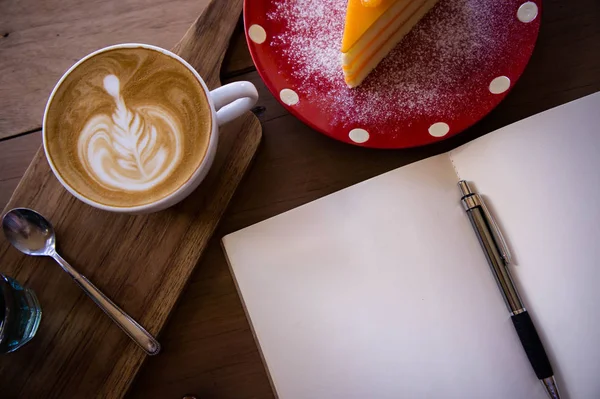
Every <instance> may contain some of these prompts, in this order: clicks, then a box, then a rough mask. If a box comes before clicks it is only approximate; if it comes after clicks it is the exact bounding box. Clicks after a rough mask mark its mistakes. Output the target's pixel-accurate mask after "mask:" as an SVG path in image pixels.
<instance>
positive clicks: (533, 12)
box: [517, 1, 538, 23]
mask: <svg viewBox="0 0 600 399" xmlns="http://www.w3.org/2000/svg"><path fill="white" fill-rule="evenodd" d="M537 16H538V6H537V4H535V3H534V2H533V1H528V2H527V3H523V4H521V7H519V10H518V11H517V18H518V19H519V21H521V22H524V23H528V22H531V21H533V20H534V19H536V18H537Z"/></svg>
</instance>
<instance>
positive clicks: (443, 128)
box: [429, 122, 450, 137]
mask: <svg viewBox="0 0 600 399" xmlns="http://www.w3.org/2000/svg"><path fill="white" fill-rule="evenodd" d="M449 131H450V126H448V124H447V123H444V122H438V123H434V124H433V125H431V126H429V134H431V135H432V136H433V137H444V136H445V135H447V134H448V132H449Z"/></svg>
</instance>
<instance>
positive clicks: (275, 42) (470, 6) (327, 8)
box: [267, 0, 514, 134]
mask: <svg viewBox="0 0 600 399" xmlns="http://www.w3.org/2000/svg"><path fill="white" fill-rule="evenodd" d="M346 2H347V0H275V1H274V2H273V3H272V7H271V9H270V11H269V12H268V13H267V19H268V20H269V21H271V22H272V23H274V24H277V25H281V26H283V28H282V29H281V31H280V32H279V33H278V34H276V35H274V36H272V37H271V38H270V46H271V48H272V50H273V51H274V52H275V53H276V54H277V55H278V57H279V58H280V62H281V63H284V64H287V65H292V66H293V68H292V72H291V76H290V78H291V79H293V80H294V85H295V86H296V89H295V90H296V91H299V92H300V93H301V95H302V96H304V97H305V98H306V99H307V100H308V101H311V102H315V103H317V104H318V105H319V107H320V108H322V109H323V110H324V112H328V110H329V111H331V115H332V117H331V123H332V124H342V125H348V126H350V125H352V126H355V125H357V124H358V125H366V126H368V125H371V124H374V123H383V124H386V123H390V122H391V121H393V122H396V121H398V122H400V121H402V123H403V124H404V125H406V126H410V125H411V123H412V121H413V120H418V119H420V118H421V117H422V116H424V115H430V114H432V113H434V114H435V115H436V116H437V117H438V118H441V117H447V118H452V116H453V115H456V114H457V113H464V112H469V110H468V109H466V108H468V104H469V102H470V101H471V100H470V97H471V96H472V92H473V90H475V89H477V90H480V89H481V87H477V88H475V87H474V85H475V84H477V85H481V82H482V81H484V82H485V81H486V79H488V77H487V76H477V75H478V73H479V72H478V71H487V70H489V69H490V67H493V65H492V64H493V63H494V62H496V60H498V59H499V58H502V57H510V56H511V54H510V51H511V49H510V46H508V45H507V44H508V42H509V38H510V37H511V35H513V34H514V32H513V30H514V27H513V25H512V24H506V23H505V19H506V15H510V14H513V10H512V8H514V4H509V3H514V2H509V1H493V0H440V2H439V3H438V4H437V5H436V6H435V7H434V8H433V9H432V10H431V11H430V12H429V13H428V14H427V15H426V16H425V17H424V18H423V20H421V22H420V23H419V24H418V25H417V26H416V27H415V28H414V29H413V30H412V31H411V32H410V33H409V34H408V35H407V36H406V37H405V38H404V39H403V40H402V42H401V43H400V44H399V45H398V46H396V48H395V49H394V50H392V52H391V53H390V54H389V55H388V56H387V57H386V58H385V59H384V60H383V61H382V62H381V63H380V64H379V66H378V67H377V68H376V69H375V70H374V71H373V72H372V73H371V74H370V75H369V77H367V79H366V80H365V81H364V82H363V84H362V85H360V86H359V87H357V88H354V89H349V88H348V87H347V86H346V84H345V83H344V77H343V73H342V68H341V57H340V44H341V40H342V34H343V29H344V18H345V11H346ZM503 16H504V17H503ZM334 111H335V112H334ZM393 134H399V133H398V132H394V133H393Z"/></svg>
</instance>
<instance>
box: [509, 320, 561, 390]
mask: <svg viewBox="0 0 600 399" xmlns="http://www.w3.org/2000/svg"><path fill="white" fill-rule="evenodd" d="M511 318H512V322H513V324H514V325H515V329H516V330H517V334H518V335H519V338H520V339H521V344H523V348H524V349H525V353H526V354H527V357H528V358H529V362H530V363H531V365H532V366H533V370H534V371H535V374H536V375H537V377H538V378H539V379H540V380H543V379H544V378H548V377H552V376H553V375H554V372H553V371H552V366H551V365H550V361H549V360H548V356H547V355H546V351H545V350H544V347H543V346H542V341H540V337H539V336H538V333H537V331H536V330H535V326H534V325H533V322H532V321H531V317H529V313H527V311H525V312H523V313H520V314H517V315H514V316H512V317H511Z"/></svg>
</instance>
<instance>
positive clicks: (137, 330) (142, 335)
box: [52, 253, 160, 355]
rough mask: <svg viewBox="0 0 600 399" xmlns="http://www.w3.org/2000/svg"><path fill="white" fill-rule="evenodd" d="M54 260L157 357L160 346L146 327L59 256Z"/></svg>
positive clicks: (109, 314)
mask: <svg viewBox="0 0 600 399" xmlns="http://www.w3.org/2000/svg"><path fill="white" fill-rule="evenodd" d="M52 258H54V260H55V261H56V262H58V264H59V265H60V266H61V267H62V268H63V270H64V271H65V272H67V273H68V274H69V275H70V276H71V277H72V278H73V280H75V282H76V283H77V284H78V285H79V286H80V287H81V289H83V291H85V293H86V294H88V295H89V297H90V298H92V300H93V301H94V302H96V305H98V306H99V307H100V309H102V310H103V311H104V313H106V314H107V315H108V316H109V317H110V318H111V319H112V320H113V321H114V322H115V323H117V325H118V326H119V327H121V329H122V330H123V331H125V333H126V334H127V335H129V337H130V338H131V339H132V340H133V341H134V342H135V343H136V344H138V345H139V346H140V347H141V348H142V349H143V350H144V351H146V353H147V354H149V355H156V354H157V353H158V352H160V344H159V343H158V341H157V340H156V339H154V337H153V336H152V335H150V333H149V332H148V331H146V330H145V329H144V327H142V326H140V325H139V324H138V323H137V322H136V321H135V320H133V319H132V318H131V317H130V316H129V315H128V314H127V313H125V312H124V311H123V310H122V309H121V308H120V307H118V306H117V305H115V303H114V302H113V301H111V300H110V299H109V298H108V297H107V296H106V295H104V293H102V291H100V290H99V289H98V288H96V286H95V285H94V284H92V283H91V282H90V280H88V279H87V278H85V276H83V275H81V274H80V273H79V272H78V271H77V270H75V269H74V268H73V267H72V266H71V265H69V263H68V262H67V261H66V260H64V259H63V258H62V257H61V256H60V255H59V254H57V253H54V254H52Z"/></svg>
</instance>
